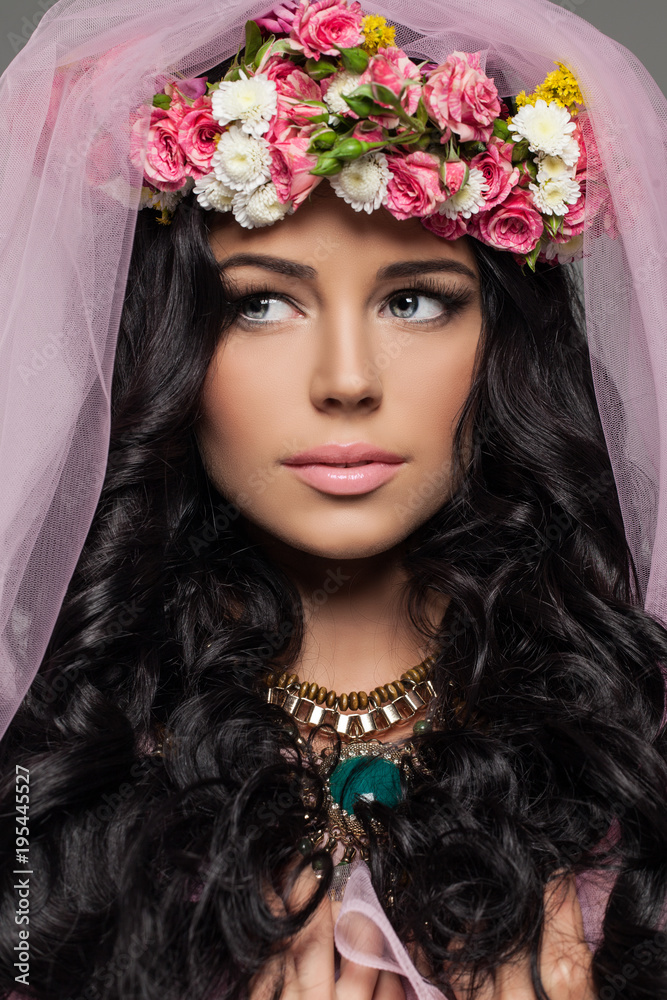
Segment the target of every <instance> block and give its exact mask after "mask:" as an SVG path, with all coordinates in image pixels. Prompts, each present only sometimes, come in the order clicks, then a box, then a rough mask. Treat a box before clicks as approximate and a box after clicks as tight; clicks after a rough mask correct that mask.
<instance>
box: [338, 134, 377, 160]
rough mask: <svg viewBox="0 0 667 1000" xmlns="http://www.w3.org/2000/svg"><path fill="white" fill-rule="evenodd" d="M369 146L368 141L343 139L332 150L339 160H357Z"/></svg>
mask: <svg viewBox="0 0 667 1000" xmlns="http://www.w3.org/2000/svg"><path fill="white" fill-rule="evenodd" d="M368 148H369V147H368V143H366V142H361V141H360V140H359V139H343V141H342V142H341V143H340V144H339V145H338V146H336V147H335V148H334V149H332V151H331V152H332V154H333V156H335V157H336V159H338V160H357V159H358V158H359V157H360V156H363V154H364V153H365V152H367V150H368Z"/></svg>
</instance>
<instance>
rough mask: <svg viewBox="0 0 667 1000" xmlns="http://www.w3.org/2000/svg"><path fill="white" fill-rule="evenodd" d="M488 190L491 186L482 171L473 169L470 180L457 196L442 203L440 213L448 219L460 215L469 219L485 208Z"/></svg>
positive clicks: (469, 172) (469, 176) (471, 169)
mask: <svg viewBox="0 0 667 1000" xmlns="http://www.w3.org/2000/svg"><path fill="white" fill-rule="evenodd" d="M488 189H489V185H488V183H487V181H486V180H485V179H484V174H483V173H482V171H481V170H478V169H477V167H471V168H470V170H469V171H468V180H467V181H466V182H465V184H463V185H462V186H461V187H460V188H459V190H458V191H457V192H456V194H453V195H452V196H451V197H450V198H447V199H446V201H443V202H442V204H441V205H440V207H439V209H438V211H439V212H440V214H441V215H446V216H447V218H448V219H456V218H457V216H459V215H461V216H463V218H464V219H469V218H470V216H471V215H474V214H475V213H476V212H479V210H480V208H484V205H485V201H484V192H485V191H488Z"/></svg>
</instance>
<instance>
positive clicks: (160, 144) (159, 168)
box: [130, 108, 187, 191]
mask: <svg viewBox="0 0 667 1000" xmlns="http://www.w3.org/2000/svg"><path fill="white" fill-rule="evenodd" d="M147 110H148V109H147ZM145 127H146V121H145V118H139V119H138V120H137V121H136V122H135V123H134V125H133V126H132V134H131V139H130V156H131V159H132V162H133V163H134V165H135V166H137V167H141V166H143V170H144V176H145V178H146V180H148V181H149V182H150V183H151V184H153V185H154V186H155V187H156V188H158V189H159V190H160V191H177V190H178V189H179V188H182V187H183V185H184V184H185V181H186V179H187V174H186V169H187V166H186V162H185V153H184V152H183V150H182V149H181V147H180V144H179V141H178V126H177V124H176V122H174V121H173V120H172V119H171V118H170V116H169V114H168V113H167V112H166V111H163V110H162V108H153V109H152V111H151V118H150V128H149V132H148V141H147V145H146V148H145V152H144V147H143V143H142V138H143V135H144V134H145Z"/></svg>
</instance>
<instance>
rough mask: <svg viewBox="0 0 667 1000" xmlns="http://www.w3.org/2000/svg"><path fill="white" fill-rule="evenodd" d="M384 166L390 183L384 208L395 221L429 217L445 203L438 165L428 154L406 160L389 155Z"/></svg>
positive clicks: (399, 156)
mask: <svg viewBox="0 0 667 1000" xmlns="http://www.w3.org/2000/svg"><path fill="white" fill-rule="evenodd" d="M387 165H388V167H389V169H390V171H391V174H392V176H391V179H390V181H389V183H388V185H387V201H386V206H387V208H388V209H389V211H390V212H391V214H392V215H393V216H395V217H396V218H397V219H410V218H412V217H413V216H424V215H431V213H432V212H434V211H435V209H436V207H437V205H438V204H439V203H440V202H441V201H442V200H443V199H444V192H443V190H442V188H441V186H440V173H439V168H440V161H439V159H438V158H437V156H432V155H431V154H430V153H423V152H421V151H420V152H415V153H408V155H407V156H402V155H400V154H397V153H395V154H390V155H389V156H387Z"/></svg>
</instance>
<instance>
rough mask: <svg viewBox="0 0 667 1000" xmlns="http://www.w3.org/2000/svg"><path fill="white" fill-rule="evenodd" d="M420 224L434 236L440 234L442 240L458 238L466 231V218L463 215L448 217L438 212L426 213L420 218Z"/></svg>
mask: <svg viewBox="0 0 667 1000" xmlns="http://www.w3.org/2000/svg"><path fill="white" fill-rule="evenodd" d="M422 226H423V227H424V228H425V229H428V230H429V232H431V233H435V235H436V236H441V237H442V239H443V240H458V239H459V238H460V237H461V236H465V235H466V233H467V232H468V226H467V220H466V219H464V218H463V216H461V215H457V216H456V218H455V219H450V218H449V217H448V216H447V215H441V214H440V212H435V213H434V214H433V215H427V216H426V218H425V219H422Z"/></svg>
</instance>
